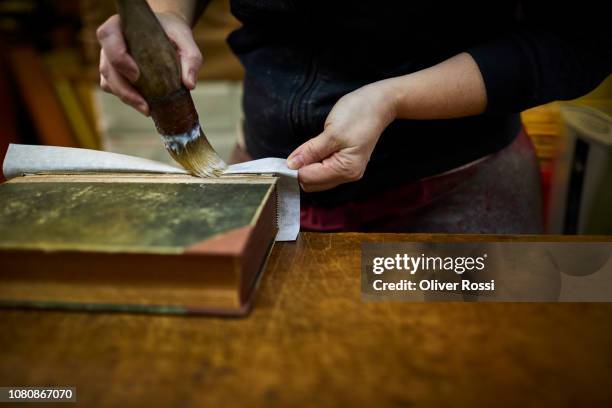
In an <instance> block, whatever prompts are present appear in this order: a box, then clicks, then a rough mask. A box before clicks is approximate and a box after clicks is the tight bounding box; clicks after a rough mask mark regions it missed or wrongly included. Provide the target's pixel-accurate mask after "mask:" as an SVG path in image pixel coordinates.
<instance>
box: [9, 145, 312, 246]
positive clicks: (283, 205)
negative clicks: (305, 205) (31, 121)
mask: <svg viewBox="0 0 612 408" xmlns="http://www.w3.org/2000/svg"><path fill="white" fill-rule="evenodd" d="M2 171H3V174H4V177H6V179H7V180H8V179H11V178H13V177H18V176H22V175H25V174H40V173H46V174H53V173H61V174H66V173H68V174H69V173H83V172H90V173H91V172H95V173H104V172H109V173H166V174H168V173H169V174H187V172H186V171H185V170H184V169H180V168H177V167H174V166H170V165H167V164H164V163H160V162H156V161H153V160H147V159H143V158H140V157H134V156H128V155H125V154H118V153H111V152H103V151H99V150H89V149H77V148H72V147H58V146H33V145H21V144H10V145H9V148H8V151H7V152H6V157H5V158H4V164H3V167H2ZM225 174H274V175H276V176H278V177H279V182H278V199H279V202H278V211H279V219H278V222H279V225H278V229H279V231H278V234H277V236H276V240H277V241H295V240H296V239H297V235H298V233H299V231H300V189H299V187H298V183H297V171H296V170H291V169H289V168H288V167H287V165H286V161H285V159H278V158H266V159H259V160H253V161H250V162H246V163H239V164H234V165H231V166H229V168H228V169H227V170H226V171H225Z"/></svg>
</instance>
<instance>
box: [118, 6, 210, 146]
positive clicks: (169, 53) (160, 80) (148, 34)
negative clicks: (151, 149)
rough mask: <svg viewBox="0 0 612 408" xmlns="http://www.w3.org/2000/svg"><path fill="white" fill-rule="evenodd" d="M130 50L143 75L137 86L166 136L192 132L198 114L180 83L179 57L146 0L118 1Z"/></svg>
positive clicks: (152, 115)
mask: <svg viewBox="0 0 612 408" xmlns="http://www.w3.org/2000/svg"><path fill="white" fill-rule="evenodd" d="M116 3H117V10H118V11H119V17H120V19H121V29H122V31H123V36H124V38H125V42H126V44H127V49H128V52H129V53H130V55H131V56H132V58H134V61H136V64H137V65H138V68H140V76H139V78H138V81H136V83H135V84H134V85H135V87H136V89H138V91H139V92H140V93H141V94H142V96H144V98H145V100H146V101H147V103H148V104H149V108H150V110H151V117H152V118H153V121H154V122H155V126H156V127H157V130H158V132H159V133H160V134H162V135H165V136H172V135H178V134H182V133H186V132H189V131H190V130H191V129H193V128H194V127H195V126H196V125H197V124H198V114H197V112H196V110H195V107H194V105H193V100H192V99H191V95H190V93H189V91H188V90H187V88H185V86H184V85H183V83H182V81H181V68H180V65H179V57H178V54H177V52H176V49H175V48H174V45H173V44H172V43H171V42H170V40H169V39H168V36H167V35H166V33H165V31H164V29H163V28H162V26H161V24H160V23H159V21H158V20H157V17H156V16H155V14H154V13H153V10H151V7H149V4H147V2H146V1H145V0H116Z"/></svg>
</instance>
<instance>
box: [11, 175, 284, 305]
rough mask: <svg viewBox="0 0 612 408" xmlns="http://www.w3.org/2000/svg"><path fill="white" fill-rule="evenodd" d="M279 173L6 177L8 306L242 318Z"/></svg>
mask: <svg viewBox="0 0 612 408" xmlns="http://www.w3.org/2000/svg"><path fill="white" fill-rule="evenodd" d="M277 180H278V179H277V178H276V177H273V176H264V175H258V176H249V175H240V176H238V175H235V176H224V177H222V178H219V179H201V178H195V177H191V176H188V175H178V174H174V175H172V174H163V175H162V174H148V175H147V174H73V175H26V176H21V177H16V178H14V179H12V180H10V181H8V182H6V183H4V184H1V185H0V304H1V305H4V306H7V305H8V306H29V307H43V308H46V307H49V308H56V307H60V308H64V307H66V308H76V309H81V308H85V309H94V310H127V311H144V312H169V313H218V314H244V313H246V312H247V311H248V310H249V307H250V305H251V302H252V299H253V294H254V291H255V287H256V284H257V281H258V277H259V276H260V273H261V271H262V270H263V268H264V265H265V262H266V259H267V256H268V254H269V252H270V250H271V248H272V245H273V243H274V239H275V236H276V233H277V214H276V212H277V202H276V195H277Z"/></svg>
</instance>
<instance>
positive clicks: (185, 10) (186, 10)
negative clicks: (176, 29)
mask: <svg viewBox="0 0 612 408" xmlns="http://www.w3.org/2000/svg"><path fill="white" fill-rule="evenodd" d="M148 3H149V5H150V6H151V9H152V10H153V11H154V12H155V13H156V14H166V15H170V16H173V17H176V18H179V19H180V20H181V21H182V22H184V23H185V24H187V26H189V27H191V25H192V23H193V18H194V16H193V13H194V5H193V4H192V2H189V1H187V2H184V1H168V0H148Z"/></svg>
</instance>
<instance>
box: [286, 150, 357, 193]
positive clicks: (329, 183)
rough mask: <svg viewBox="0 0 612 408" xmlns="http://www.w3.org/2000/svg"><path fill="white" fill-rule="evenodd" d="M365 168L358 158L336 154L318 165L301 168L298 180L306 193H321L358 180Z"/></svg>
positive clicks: (313, 164)
mask: <svg viewBox="0 0 612 408" xmlns="http://www.w3.org/2000/svg"><path fill="white" fill-rule="evenodd" d="M364 169H365V166H363V164H362V163H361V162H360V161H359V159H358V158H352V157H351V156H347V155H346V154H342V153H336V154H334V155H332V156H330V157H328V158H326V159H324V160H323V161H322V162H320V163H312V164H309V165H306V166H304V167H302V168H301V169H300V171H299V173H298V180H299V182H300V185H301V186H302V189H303V190H304V191H306V192H312V191H323V190H328V189H330V188H333V187H335V186H337V185H339V184H342V183H347V182H350V181H356V180H359V179H360V178H361V177H362V176H363V171H364Z"/></svg>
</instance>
